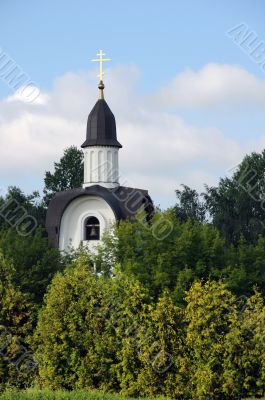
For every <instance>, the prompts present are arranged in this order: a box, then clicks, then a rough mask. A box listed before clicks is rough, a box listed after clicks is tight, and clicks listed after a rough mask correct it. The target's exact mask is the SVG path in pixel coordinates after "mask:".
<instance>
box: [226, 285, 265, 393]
mask: <svg viewBox="0 0 265 400" xmlns="http://www.w3.org/2000/svg"><path fill="white" fill-rule="evenodd" d="M235 305H236V313H234V315H233V323H232V325H231V328H230V331H229V332H228V334H227V337H226V340H225V344H224V348H225V354H224V360H223V368H224V382H223V392H224V393H225V394H226V395H227V396H231V397H232V398H233V399H234V398H245V397H252V396H253V397H263V396H264V393H265V331H264V327H265V306H264V298H263V297H262V296H261V294H260V293H258V292H255V293H254V294H253V295H252V296H251V297H249V298H246V297H239V298H238V299H236V301H235V302H234V303H233V306H235Z"/></svg>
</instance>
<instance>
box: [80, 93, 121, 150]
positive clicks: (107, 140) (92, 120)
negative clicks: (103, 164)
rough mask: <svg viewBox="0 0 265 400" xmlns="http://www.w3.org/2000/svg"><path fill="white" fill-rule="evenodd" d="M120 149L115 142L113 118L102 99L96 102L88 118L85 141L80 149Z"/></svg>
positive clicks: (118, 144)
mask: <svg viewBox="0 0 265 400" xmlns="http://www.w3.org/2000/svg"><path fill="white" fill-rule="evenodd" d="M88 146H114V147H122V145H121V144H120V143H119V142H118V140H117V135H116V122H115V117H114V115H113V114H112V112H111V109H110V108H109V106H108V104H107V103H106V101H105V100H104V99H100V100H98V101H97V102H96V104H95V106H94V108H93V109H92V111H91V113H90V114H89V116H88V120H87V131H86V141H85V142H84V143H83V144H82V146H81V147H88Z"/></svg>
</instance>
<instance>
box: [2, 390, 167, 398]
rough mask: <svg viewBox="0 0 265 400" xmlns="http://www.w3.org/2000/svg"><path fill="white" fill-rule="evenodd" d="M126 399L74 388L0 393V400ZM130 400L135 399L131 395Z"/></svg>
mask: <svg viewBox="0 0 265 400" xmlns="http://www.w3.org/2000/svg"><path fill="white" fill-rule="evenodd" d="M125 399H126V400H128V397H123V396H120V395H117V394H106V393H103V392H100V391H93V390H92V391H91V390H89V391H86V390H74V391H72V392H68V391H66V390H57V391H52V390H47V389H45V390H37V389H28V390H21V391H14V390H7V391H6V392H4V393H2V394H1V395H0V400H125ZM130 400H135V398H134V399H133V398H132V397H131V398H130ZM145 400H166V398H165V397H161V396H160V397H148V398H147V397H145Z"/></svg>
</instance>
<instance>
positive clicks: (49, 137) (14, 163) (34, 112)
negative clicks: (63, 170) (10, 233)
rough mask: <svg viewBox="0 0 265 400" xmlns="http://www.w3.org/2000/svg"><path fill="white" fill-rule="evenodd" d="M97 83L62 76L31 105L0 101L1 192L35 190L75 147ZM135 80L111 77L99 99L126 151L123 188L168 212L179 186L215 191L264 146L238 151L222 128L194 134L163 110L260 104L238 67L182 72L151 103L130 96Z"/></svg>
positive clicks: (259, 89) (116, 72) (125, 72)
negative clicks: (138, 190) (139, 191)
mask: <svg viewBox="0 0 265 400" xmlns="http://www.w3.org/2000/svg"><path fill="white" fill-rule="evenodd" d="M95 76H96V72H95V71H94V70H93V71H89V72H80V73H76V74H74V73H68V74H66V75H64V76H62V77H60V78H58V79H57V80H56V81H55V82H54V87H53V89H52V90H51V91H50V92H42V93H41V95H40V98H39V101H38V102H36V103H35V104H27V103H24V102H21V101H19V99H17V98H16V95H13V96H9V97H8V98H7V99H4V100H2V101H1V102H0V132H1V134H0V186H5V185H6V184H7V183H8V184H10V185H11V184H12V185H14V184H16V185H18V186H21V187H22V188H26V187H27V188H29V187H31V188H32V189H34V188H39V187H41V185H42V181H43V176H44V171H45V170H50V169H52V166H53V162H54V161H57V160H58V159H59V158H60V157H61V155H62V152H63V150H64V149H65V148H66V147H68V146H70V145H72V144H73V145H76V146H80V145H81V143H82V142H83V141H84V139H85V131H86V119H87V116H88V113H89V112H90V110H91V108H92V107H93V105H94V103H95V102H96V99H97V87H96V84H95V80H96V78H95ZM139 76H140V72H139V71H138V70H137V68H135V67H129V68H128V67H126V68H125V67H122V66H119V67H117V68H115V69H112V70H109V71H107V74H106V78H105V80H106V89H105V93H106V100H107V101H108V103H109V105H110V107H111V109H112V111H113V112H114V114H115V117H116V122H117V128H118V139H119V141H120V142H121V143H122V144H123V146H124V147H123V149H121V151H120V169H121V174H122V181H124V179H125V180H126V181H127V182H128V184H131V185H133V186H135V187H142V188H146V189H150V193H151V195H152V196H153V198H154V200H155V201H159V202H162V203H163V205H169V204H171V205H172V204H173V203H174V199H175V196H174V190H175V189H176V188H178V187H179V185H180V184H181V183H185V184H188V185H191V186H193V187H196V188H198V189H202V187H203V184H204V183H205V182H207V183H209V184H214V183H215V182H216V180H217V177H218V175H223V174H224V172H225V171H226V170H227V169H228V168H229V167H231V166H234V165H235V164H236V162H237V161H238V160H240V159H241V158H242V156H243V155H244V154H245V152H246V151H247V150H248V148H249V147H251V150H252V147H253V148H258V149H259V148H260V146H263V145H264V143H265V135H264V137H260V138H259V139H258V141H257V143H256V147H255V143H254V144H253V143H250V144H249V147H248V146H247V145H246V146H243V145H242V144H240V143H238V141H237V140H235V139H232V138H229V137H226V136H225V134H224V133H223V132H221V131H220V129H217V128H215V127H206V128H203V127H198V126H196V125H194V124H191V123H189V122H187V121H185V120H184V119H183V118H181V117H180V116H178V115H177V114H172V113H168V112H166V111H165V110H164V108H163V105H166V106H167V105H169V104H174V105H175V106H176V105H178V106H183V107H195V106H207V105H211V104H215V105H217V104H218V103H220V102H224V101H226V99H229V101H232V99H233V101H235V102H236V101H238V102H239V101H240V102H242V101H243V100H244V99H245V101H247V102H248V101H250V98H252V100H253V101H254V100H255V101H256V103H259V102H260V103H261V102H262V101H264V98H265V96H264V94H265V83H264V82H262V81H259V80H258V79H256V78H255V77H254V76H252V75H250V74H249V73H248V72H246V71H244V70H243V69H242V68H239V67H234V66H229V65H225V66H222V65H216V64H210V65H208V66H205V67H204V68H203V69H202V70H201V71H199V72H198V73H194V72H192V71H186V72H183V73H182V74H180V75H179V76H178V77H176V78H175V79H174V80H173V83H172V84H171V85H170V86H169V87H168V88H164V89H161V90H160V92H159V93H156V94H154V95H152V96H145V95H143V94H142V93H139V92H138V91H137V90H136V85H135V83H136V81H137V80H138V79H139ZM263 92H264V93H263ZM242 96H243V98H242ZM262 96H263V97H262ZM246 97H247V98H246ZM3 182H4V184H3ZM29 182H30V184H29Z"/></svg>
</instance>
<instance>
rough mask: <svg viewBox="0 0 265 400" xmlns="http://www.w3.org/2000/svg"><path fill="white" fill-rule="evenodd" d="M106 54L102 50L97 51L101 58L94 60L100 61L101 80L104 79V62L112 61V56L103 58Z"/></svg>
mask: <svg viewBox="0 0 265 400" xmlns="http://www.w3.org/2000/svg"><path fill="white" fill-rule="evenodd" d="M105 55H106V54H105V53H103V52H102V50H100V51H99V53H97V56H99V58H97V59H94V60H92V61H96V62H99V80H100V82H102V81H103V75H104V72H103V62H104V61H110V58H103V56H105Z"/></svg>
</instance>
